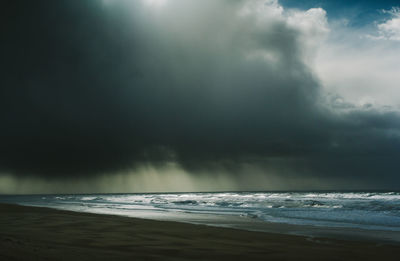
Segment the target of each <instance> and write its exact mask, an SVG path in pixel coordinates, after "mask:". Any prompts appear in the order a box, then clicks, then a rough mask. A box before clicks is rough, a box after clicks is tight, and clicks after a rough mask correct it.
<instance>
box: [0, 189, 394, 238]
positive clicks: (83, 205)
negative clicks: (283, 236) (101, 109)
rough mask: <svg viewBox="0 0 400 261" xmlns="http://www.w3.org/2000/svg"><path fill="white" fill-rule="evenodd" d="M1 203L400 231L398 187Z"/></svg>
mask: <svg viewBox="0 0 400 261" xmlns="http://www.w3.org/2000/svg"><path fill="white" fill-rule="evenodd" d="M0 202H5V203H14V204H21V205H29V206H42V207H51V208H57V209H65V210H73V211H79V212H91V213H102V214H114V215H123V216H130V217H142V218H153V219H159V220H176V221H182V217H185V216H186V217H187V216H190V218H191V220H193V219H196V218H198V219H202V217H204V216H210V215H212V216H214V217H216V216H218V217H228V216H230V217H233V216H236V217H248V218H252V219H254V220H257V221H266V222H273V223H285V224H294V225H312V226H318V227H333V228H335V227H336V228H359V229H367V230H382V231H400V193H399V192H224V193H221V192H215V193H165V194H158V193H155V194H91V195H24V196H9V195H7V196H0ZM203 220H205V219H203ZM202 223H207V222H206V221H203V222H202ZM210 223H212V222H210ZM228 226H229V224H228Z"/></svg>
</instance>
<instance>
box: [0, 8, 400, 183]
mask: <svg viewBox="0 0 400 261" xmlns="http://www.w3.org/2000/svg"><path fill="white" fill-rule="evenodd" d="M254 3H255V2H254V1H250V2H246V1H169V2H167V3H165V4H164V5H162V6H152V5H149V3H148V2H147V3H146V2H145V1H108V2H107V4H104V3H102V2H100V1H97V2H94V1H83V2H80V3H79V4H78V3H74V2H71V1H57V2H55V1H35V2H34V3H33V2H31V1H26V2H25V1H12V2H10V3H9V4H8V5H7V8H8V9H7V10H6V11H7V12H6V13H10V15H9V16H8V17H5V18H4V21H3V27H4V28H5V34H6V36H7V37H6V40H5V41H4V42H3V43H2V48H1V50H2V57H4V59H2V62H1V63H2V65H1V67H2V71H3V72H5V73H3V75H2V79H1V86H2V87H1V89H0V91H1V93H2V95H1V96H0V97H1V98H0V99H1V105H0V106H1V118H2V121H3V122H2V126H4V127H2V128H1V130H0V137H1V141H0V142H1V144H2V145H1V149H0V166H1V169H2V170H3V171H4V172H9V173H13V174H16V175H38V176H44V177H66V176H71V175H72V176H74V175H75V176H81V177H84V176H86V175H96V174H99V173H112V172H118V171H122V170H125V169H129V168H134V167H135V166H140V165H141V164H143V163H146V164H153V165H157V164H163V163H165V162H171V161H172V162H176V163H177V164H179V165H180V166H182V168H183V169H185V170H186V171H188V172H189V173H200V172H204V170H207V171H209V172H212V171H213V170H216V169H220V168H223V169H225V170H226V172H228V173H231V174H232V175H233V176H234V175H243V173H242V174H235V172H237V171H235V169H236V170H238V169H242V170H243V168H240V166H242V165H243V164H245V165H248V164H250V165H252V166H257V168H258V169H259V170H260V169H261V170H262V169H264V170H266V171H267V170H269V169H271V168H273V169H274V170H282V169H284V170H285V171H281V172H282V174H280V175H282V177H293V176H296V177H304V178H306V177H307V178H308V177H316V178H324V177H326V178H332V177H334V178H338V177H339V178H343V179H349V180H356V179H358V178H366V179H368V180H370V182H371V184H373V183H374V182H375V181H376V180H379V179H381V177H382V176H384V177H386V180H387V181H386V182H387V183H385V184H387V185H388V186H389V185H391V184H392V183H393V182H394V181H399V179H398V178H397V175H396V168H395V162H396V157H397V156H399V154H400V151H399V148H400V142H399V141H400V139H399V124H400V121H399V115H398V113H397V112H390V111H380V110H379V109H376V108H357V107H356V106H355V107H352V106H351V104H347V103H346V104H347V105H346V109H345V110H342V109H337V107H338V104H337V103H336V105H335V104H334V103H328V102H327V101H328V100H329V99H325V94H324V93H323V92H322V90H321V85H320V83H319V81H318V79H317V78H316V77H315V76H314V74H313V72H312V71H311V69H310V68H309V67H308V65H307V63H306V62H305V61H306V60H307V57H305V55H306V54H308V53H307V52H304V48H307V46H306V44H305V43H303V40H304V33H303V32H302V31H301V29H299V28H298V27H295V26H292V25H291V24H290V23H288V21H287V19H285V17H284V15H282V14H281V13H280V12H281V11H282V10H281V9H280V6H279V5H278V4H277V3H275V2H274V1H269V2H268V3H267V4H264V5H263V4H260V5H258V6H256V4H254ZM260 8H263V9H261V10H260ZM336 102H337V99H336ZM343 104H345V103H343ZM331 105H332V106H331ZM335 106H336V107H335ZM339 107H340V106H339ZM385 184H383V185H382V186H385Z"/></svg>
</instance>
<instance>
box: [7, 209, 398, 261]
mask: <svg viewBox="0 0 400 261" xmlns="http://www.w3.org/2000/svg"><path fill="white" fill-rule="evenodd" d="M0 231H1V232H0V259H1V260H243V259H247V260H380V259H384V260H398V256H399V254H400V245H399V244H397V243H395V242H392V243H387V242H383V241H381V242H380V241H371V240H362V239H357V240H343V239H334V238H323V237H321V238H318V237H307V236H297V235H288V234H280V233H267V232H255V231H246V230H238V229H232V228H222V227H211V226H205V225H195V224H186V223H179V222H171V221H155V220H147V219H138V218H130V217H122V216H113V215H99V214H90V213H79V212H72V211H62V210H55V209H49V208H39V207H26V206H18V205H10V204H0Z"/></svg>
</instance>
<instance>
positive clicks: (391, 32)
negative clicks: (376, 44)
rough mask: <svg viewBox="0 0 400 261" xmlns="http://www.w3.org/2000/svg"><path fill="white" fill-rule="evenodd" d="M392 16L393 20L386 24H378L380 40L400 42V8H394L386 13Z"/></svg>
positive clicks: (387, 21)
mask: <svg viewBox="0 0 400 261" xmlns="http://www.w3.org/2000/svg"><path fill="white" fill-rule="evenodd" d="M384 12H385V13H388V14H390V15H391V18H390V19H388V20H386V21H385V22H384V23H380V24H378V25H377V26H378V30H379V36H378V38H379V39H387V40H395V41H400V7H393V8H392V9H391V10H388V11H384Z"/></svg>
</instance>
